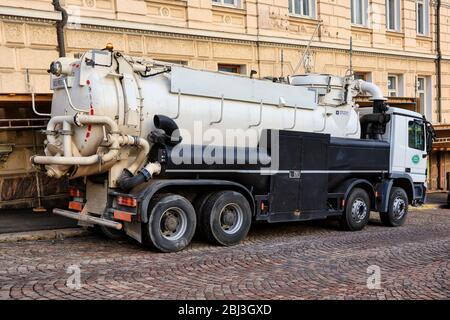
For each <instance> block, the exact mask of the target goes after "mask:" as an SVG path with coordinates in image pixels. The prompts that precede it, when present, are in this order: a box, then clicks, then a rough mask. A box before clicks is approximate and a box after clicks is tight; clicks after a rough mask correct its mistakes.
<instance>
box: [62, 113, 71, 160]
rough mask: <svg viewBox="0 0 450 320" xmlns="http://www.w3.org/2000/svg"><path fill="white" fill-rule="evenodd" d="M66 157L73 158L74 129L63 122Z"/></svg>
mask: <svg viewBox="0 0 450 320" xmlns="http://www.w3.org/2000/svg"><path fill="white" fill-rule="evenodd" d="M62 135H63V141H64V143H63V144H64V157H71V156H72V128H71V126H70V123H68V122H67V121H64V122H63V132H62Z"/></svg>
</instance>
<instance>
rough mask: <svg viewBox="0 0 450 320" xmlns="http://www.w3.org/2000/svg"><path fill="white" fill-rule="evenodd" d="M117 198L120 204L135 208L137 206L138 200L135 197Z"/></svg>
mask: <svg viewBox="0 0 450 320" xmlns="http://www.w3.org/2000/svg"><path fill="white" fill-rule="evenodd" d="M116 200H117V204H118V205H121V206H125V207H133V208H134V207H137V200H136V199H135V198H132V197H123V196H118V197H117V198H116Z"/></svg>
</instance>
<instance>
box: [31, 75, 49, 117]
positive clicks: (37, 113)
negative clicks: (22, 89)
mask: <svg viewBox="0 0 450 320" xmlns="http://www.w3.org/2000/svg"><path fill="white" fill-rule="evenodd" d="M26 79H27V87H28V91H29V92H30V93H31V108H32V109H33V112H34V113H35V114H36V115H38V116H40V117H50V116H51V114H50V113H41V112H38V111H37V109H36V93H35V92H34V87H33V86H32V85H31V81H30V71H29V70H28V69H27V70H26Z"/></svg>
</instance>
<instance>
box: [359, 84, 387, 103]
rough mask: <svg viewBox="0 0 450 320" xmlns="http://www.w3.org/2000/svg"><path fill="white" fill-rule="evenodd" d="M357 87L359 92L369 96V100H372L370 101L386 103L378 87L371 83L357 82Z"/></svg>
mask: <svg viewBox="0 0 450 320" xmlns="http://www.w3.org/2000/svg"><path fill="white" fill-rule="evenodd" d="M357 87H358V88H359V91H360V92H363V93H368V94H370V95H371V96H372V97H371V98H370V100H372V101H376V100H378V101H386V100H387V99H386V98H385V97H384V95H383V91H382V90H381V89H380V87H378V86H377V85H375V84H373V83H371V82H367V81H364V80H358V82H357Z"/></svg>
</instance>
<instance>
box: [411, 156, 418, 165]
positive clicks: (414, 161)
mask: <svg viewBox="0 0 450 320" xmlns="http://www.w3.org/2000/svg"><path fill="white" fill-rule="evenodd" d="M411 160H412V162H413V163H414V164H418V163H419V162H420V157H419V156H418V155H417V154H416V155H415V156H414V157H412V159H411Z"/></svg>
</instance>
